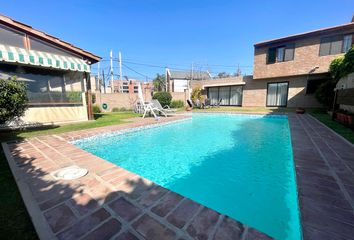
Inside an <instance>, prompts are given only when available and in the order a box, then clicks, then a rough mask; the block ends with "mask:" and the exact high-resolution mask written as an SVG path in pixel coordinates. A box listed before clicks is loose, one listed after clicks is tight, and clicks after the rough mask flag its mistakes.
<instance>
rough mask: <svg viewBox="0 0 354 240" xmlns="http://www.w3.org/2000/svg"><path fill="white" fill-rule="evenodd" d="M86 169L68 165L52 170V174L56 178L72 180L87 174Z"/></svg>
mask: <svg viewBox="0 0 354 240" xmlns="http://www.w3.org/2000/svg"><path fill="white" fill-rule="evenodd" d="M87 172H88V171H87V169H84V168H80V167H78V166H75V165H73V166H69V167H65V168H61V169H59V170H57V171H54V172H52V174H51V175H52V176H53V177H54V178H55V179H57V180H74V179H78V178H81V177H83V176H85V175H86V174H87Z"/></svg>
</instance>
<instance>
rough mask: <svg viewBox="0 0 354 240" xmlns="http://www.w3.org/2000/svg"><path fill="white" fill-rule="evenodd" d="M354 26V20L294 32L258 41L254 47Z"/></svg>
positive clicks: (329, 32)
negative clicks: (297, 32) (307, 30)
mask: <svg viewBox="0 0 354 240" xmlns="http://www.w3.org/2000/svg"><path fill="white" fill-rule="evenodd" d="M352 28H354V22H350V23H346V24H342V25H338V26H334V27H328V28H321V29H317V30H313V31H309V32H303V33H299V34H294V35H289V36H286V37H282V38H276V39H271V40H267V41H263V42H258V43H255V44H254V47H262V46H265V45H269V44H273V43H280V42H286V41H292V40H296V39H300V38H306V37H312V36H317V35H320V34H331V33H335V32H336V31H338V30H348V29H352Z"/></svg>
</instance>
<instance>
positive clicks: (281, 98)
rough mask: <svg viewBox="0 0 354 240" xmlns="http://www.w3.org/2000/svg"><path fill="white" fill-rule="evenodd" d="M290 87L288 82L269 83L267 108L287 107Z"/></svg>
mask: <svg viewBox="0 0 354 240" xmlns="http://www.w3.org/2000/svg"><path fill="white" fill-rule="evenodd" d="M288 87H289V83H288V82H278V83H268V88H267V107H286V105H287V103H288Z"/></svg>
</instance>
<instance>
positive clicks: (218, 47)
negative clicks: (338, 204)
mask: <svg viewBox="0 0 354 240" xmlns="http://www.w3.org/2000/svg"><path fill="white" fill-rule="evenodd" d="M353 10H354V1H352V0H340V1H334V0H333V1H327V0H321V1H308V0H306V1H305V0H298V1H252V0H249V1H242V2H241V1H227V0H219V1H216V0H215V1H211V0H205V1H187V0H176V1H168V0H145V1H144V0H126V1H113V0H100V1H87V0H86V1H83V0H70V1H68V0H61V1H42V0H36V1H28V0H11V1H2V3H1V10H0V11H1V14H4V15H6V16H9V17H11V18H14V19H16V20H18V21H21V22H24V23H26V24H28V25H31V26H32V27H34V28H37V29H39V30H42V31H45V32H47V33H49V34H51V35H54V36H56V37H59V38H61V39H63V40H65V41H68V42H70V43H72V44H74V45H76V46H78V47H81V48H84V49H86V50H88V51H91V52H93V53H95V54H97V55H99V56H101V57H103V58H104V59H108V58H109V50H110V49H112V50H113V54H114V55H115V56H114V57H117V56H118V51H121V52H122V55H123V63H125V65H126V66H128V67H130V68H131V69H134V70H135V71H136V72H138V73H140V74H142V75H144V76H148V77H150V78H152V77H154V75H155V73H157V72H160V73H163V71H164V70H163V68H158V67H151V66H144V65H138V64H135V63H147V64H150V65H157V66H161V67H163V66H169V67H171V68H179V69H190V67H191V65H192V63H194V66H195V68H197V69H209V70H210V71H211V72H212V73H218V72H221V71H226V72H235V71H236V66H237V65H238V64H239V65H240V67H241V70H242V72H243V73H252V65H253V44H254V43H256V42H259V41H263V40H267V39H272V38H277V37H282V36H286V35H289V34H296V33H300V32H304V31H309V30H313V29H317V28H322V27H329V26H334V25H338V24H343V23H346V22H349V21H350V20H351V18H352V16H353V14H354V11H353ZM106 64H107V62H102V65H103V67H104V68H106V67H107V66H106ZM220 65H221V66H220ZM233 66H235V67H233ZM115 67H117V63H115ZM95 71H96V67H93V72H95ZM106 71H107V68H106ZM136 72H133V71H132V70H130V69H128V68H127V67H124V68H123V75H128V76H129V77H132V78H138V77H139V78H143V77H142V76H141V75H139V74H138V73H136ZM116 73H118V72H117V71H116Z"/></svg>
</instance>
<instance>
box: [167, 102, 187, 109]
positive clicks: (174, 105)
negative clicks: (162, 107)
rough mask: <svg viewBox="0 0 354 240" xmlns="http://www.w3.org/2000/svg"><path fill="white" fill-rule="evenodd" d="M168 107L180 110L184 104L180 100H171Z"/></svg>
mask: <svg viewBox="0 0 354 240" xmlns="http://www.w3.org/2000/svg"><path fill="white" fill-rule="evenodd" d="M170 107H171V108H182V107H184V103H183V101H182V100H172V101H171V104H170Z"/></svg>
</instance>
